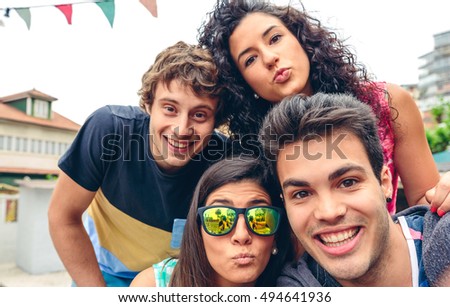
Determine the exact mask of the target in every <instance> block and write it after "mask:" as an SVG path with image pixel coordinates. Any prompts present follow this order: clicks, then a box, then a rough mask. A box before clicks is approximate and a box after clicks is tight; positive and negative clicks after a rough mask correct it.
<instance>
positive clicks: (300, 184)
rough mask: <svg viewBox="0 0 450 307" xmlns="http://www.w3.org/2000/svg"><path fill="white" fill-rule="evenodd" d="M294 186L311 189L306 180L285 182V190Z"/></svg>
mask: <svg viewBox="0 0 450 307" xmlns="http://www.w3.org/2000/svg"><path fill="white" fill-rule="evenodd" d="M290 186H294V187H309V186H310V184H309V183H308V182H307V181H304V180H295V179H288V180H285V181H284V182H283V189H285V188H287V187H290Z"/></svg>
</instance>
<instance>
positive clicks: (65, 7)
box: [55, 4, 72, 25]
mask: <svg viewBox="0 0 450 307" xmlns="http://www.w3.org/2000/svg"><path fill="white" fill-rule="evenodd" d="M55 6H56V7H57V8H58V9H59V10H60V11H61V12H62V13H63V14H64V16H66V19H67V23H68V24H69V25H71V24H72V4H62V5H55Z"/></svg>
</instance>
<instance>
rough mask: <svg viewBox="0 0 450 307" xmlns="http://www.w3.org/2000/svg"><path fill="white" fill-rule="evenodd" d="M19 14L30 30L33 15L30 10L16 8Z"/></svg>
mask: <svg viewBox="0 0 450 307" xmlns="http://www.w3.org/2000/svg"><path fill="white" fill-rule="evenodd" d="M15 10H16V12H17V14H19V16H20V18H22V19H23V20H24V21H25V23H26V24H27V28H28V30H30V27H31V14H30V9H29V8H16V9H15Z"/></svg>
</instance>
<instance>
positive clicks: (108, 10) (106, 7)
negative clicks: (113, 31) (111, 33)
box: [96, 0, 115, 28]
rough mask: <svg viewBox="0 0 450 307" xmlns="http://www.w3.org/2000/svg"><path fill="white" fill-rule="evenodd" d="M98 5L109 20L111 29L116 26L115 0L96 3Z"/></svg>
mask: <svg viewBox="0 0 450 307" xmlns="http://www.w3.org/2000/svg"><path fill="white" fill-rule="evenodd" d="M96 4H97V5H98V6H99V7H100V8H101V9H102V11H103V14H105V16H106V18H108V21H109V24H110V25H111V28H112V27H113V24H114V14H115V6H114V0H105V1H103V2H96Z"/></svg>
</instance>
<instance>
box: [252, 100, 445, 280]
mask: <svg viewBox="0 0 450 307" xmlns="http://www.w3.org/2000/svg"><path fill="white" fill-rule="evenodd" d="M263 127H265V128H263V129H262V131H261V139H262V142H263V144H264V147H265V152H266V154H267V155H268V157H269V158H270V159H271V160H272V161H273V165H274V167H275V169H276V173H277V176H278V180H279V183H280V185H281V187H282V190H283V200H284V204H285V208H286V212H287V215H288V218H289V222H290V224H291V228H292V230H293V232H294V233H295V235H296V237H297V239H298V240H299V242H300V243H301V244H302V246H303V247H304V249H305V251H306V252H307V253H306V254H305V255H304V256H303V257H302V258H301V259H300V261H299V262H298V263H297V264H296V265H294V266H292V265H288V266H286V268H285V270H284V272H283V275H282V276H281V277H280V278H279V281H278V284H279V285H280V286H294V285H302V286H320V285H322V286H339V285H342V286H366V287H367V286H428V285H449V284H448V282H449V280H448V279H449V274H450V236H449V235H448V233H449V231H450V215H449V214H447V215H446V216H444V217H443V218H442V219H441V220H440V219H439V217H438V216H437V215H436V214H434V213H431V211H429V206H416V207H412V208H409V209H407V210H405V211H403V212H400V213H398V214H396V215H395V216H394V217H391V216H390V215H389V213H388V211H387V210H386V202H388V201H390V197H391V195H392V184H391V175H390V172H389V169H388V168H387V167H386V166H385V165H384V163H383V152H382V147H381V144H380V141H379V138H378V132H377V128H376V119H375V116H374V115H373V113H372V112H371V109H370V107H368V106H366V105H365V104H363V103H361V102H359V101H358V100H356V99H355V98H353V97H351V96H346V95H343V94H334V95H333V94H316V95H314V96H311V97H309V98H302V97H301V96H293V97H291V98H287V99H285V100H284V101H283V102H282V103H281V104H280V105H279V106H276V107H275V108H274V109H273V110H272V111H271V113H270V114H269V115H268V116H267V117H266V120H265V122H264V125H263Z"/></svg>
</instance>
